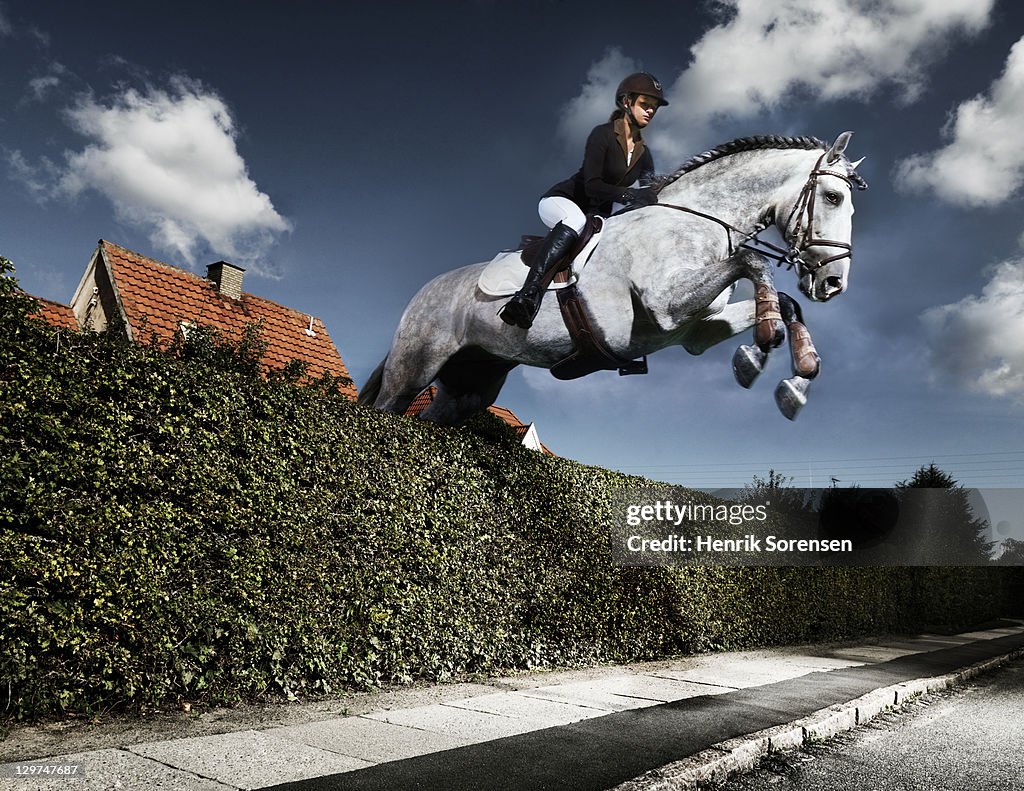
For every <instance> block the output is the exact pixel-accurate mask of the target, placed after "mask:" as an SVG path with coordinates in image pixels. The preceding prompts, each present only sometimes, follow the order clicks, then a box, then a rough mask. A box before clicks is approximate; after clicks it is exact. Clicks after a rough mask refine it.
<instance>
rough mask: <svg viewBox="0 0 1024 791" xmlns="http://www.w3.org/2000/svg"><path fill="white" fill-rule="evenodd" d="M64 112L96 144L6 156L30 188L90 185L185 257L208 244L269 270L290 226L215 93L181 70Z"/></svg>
mask: <svg viewBox="0 0 1024 791" xmlns="http://www.w3.org/2000/svg"><path fill="white" fill-rule="evenodd" d="M66 115H67V118H68V120H69V122H70V124H71V126H72V127H73V128H74V129H75V130H76V131H77V132H79V133H81V134H82V135H84V136H85V137H86V138H87V139H88V140H89V141H90V142H89V144H88V145H86V146H85V148H83V149H82V150H80V151H74V152H71V151H69V152H65V163H64V164H63V165H62V166H60V167H56V166H54V165H53V164H52V163H49V162H46V161H43V162H42V164H40V165H38V166H33V165H30V164H29V163H27V162H26V161H25V159H24V157H23V156H22V155H21V154H20V152H17V151H15V152H13V153H9V154H8V157H7V158H8V163H9V165H10V166H11V168H12V172H13V174H14V175H15V176H16V177H19V178H20V179H21V180H22V181H23V182H24V183H26V185H27V186H28V187H29V189H30V191H33V192H34V193H35V194H36V195H38V196H45V197H50V198H52V197H74V196H77V195H79V194H81V193H83V192H86V191H88V190H94V191H96V192H98V193H100V194H101V195H103V196H104V197H106V198H107V199H108V200H110V202H111V203H112V204H113V206H114V209H115V211H116V213H117V216H118V218H119V219H120V220H122V221H124V222H128V223H130V224H134V225H137V226H139V227H142V228H144V229H146V230H147V231H148V232H149V234H150V238H151V239H152V241H153V243H154V244H155V245H158V246H159V247H161V248H163V249H165V250H168V251H170V252H173V253H174V254H176V255H178V256H180V257H182V258H184V259H186V260H187V261H189V262H193V261H194V257H195V255H196V254H197V253H198V252H199V250H200V248H202V247H203V246H204V245H206V246H208V247H209V248H211V252H212V253H214V254H216V255H220V256H223V257H225V258H227V259H228V260H233V261H236V262H239V263H244V264H246V265H247V266H248V267H250V268H252V269H254V270H255V271H263V272H264V273H266V270H265V269H263V270H261V261H260V259H261V257H262V256H264V255H265V254H266V252H267V250H268V249H269V247H270V246H271V245H272V244H273V243H274V242H275V240H276V239H277V237H278V236H279V235H280V234H281V233H284V232H286V231H288V230H290V228H291V224H290V223H289V222H288V220H287V219H285V218H284V217H282V216H281V215H280V214H278V212H277V211H276V210H275V209H274V206H273V204H272V203H271V200H270V198H269V197H268V196H267V195H266V194H265V193H263V192H261V191H260V190H259V189H258V188H257V186H256V184H255V183H254V182H253V181H252V179H251V178H250V177H249V174H248V170H247V167H246V164H245V161H244V160H243V159H242V157H241V155H240V154H239V153H238V149H237V147H236V144H235V138H236V135H237V132H236V129H235V124H234V120H233V119H232V117H231V113H230V111H229V110H228V107H227V105H226V104H225V103H224V101H223V100H222V99H221V98H220V97H219V96H217V95H216V94H215V93H213V92H211V91H209V90H208V89H205V88H204V87H203V86H202V85H200V84H199V83H196V82H194V81H191V80H188V79H185V78H182V77H178V78H175V79H173V80H172V81H171V84H170V86H169V88H168V89H167V90H163V89H158V88H153V87H150V88H148V89H146V90H144V91H139V90H136V89H127V90H125V91H124V92H123V93H121V94H120V95H118V96H116V97H114V98H113V99H111V100H109V101H106V102H100V101H97V100H96V99H95V98H93V97H92V96H91V95H87V96H84V97H82V98H81V99H80V100H79V101H78V103H77V104H76V105H75V106H74V107H72V108H70V109H69V110H67V112H66Z"/></svg>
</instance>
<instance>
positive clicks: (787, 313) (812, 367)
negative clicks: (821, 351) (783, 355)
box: [775, 292, 821, 420]
mask: <svg viewBox="0 0 1024 791" xmlns="http://www.w3.org/2000/svg"><path fill="white" fill-rule="evenodd" d="M779 302H780V309H781V312H782V318H783V321H785V322H786V328H787V329H788V330H789V352H790V356H791V357H792V360H793V376H792V378H790V379H783V380H782V381H781V382H779V385H778V387H776V388H775V403H776V404H777V405H778V407H779V411H780V412H782V414H783V415H785V416H786V417H787V418H789V419H790V420H795V419H796V416H797V414H798V413H799V412H800V410H801V409H803V407H804V405H805V404H806V403H807V390H808V388H809V387H810V385H811V380H812V379H814V377H816V376H817V375H818V373H819V372H820V371H821V358H820V357H818V352H817V350H816V349H815V348H814V341H813V340H811V333H810V331H809V330H808V329H807V327H806V325H805V324H804V323H803V312H802V311H801V310H800V305H799V304H798V303H797V301H796V300H794V299H793V298H792V297H790V296H789V295H788V294H785V293H782V292H780V293H779Z"/></svg>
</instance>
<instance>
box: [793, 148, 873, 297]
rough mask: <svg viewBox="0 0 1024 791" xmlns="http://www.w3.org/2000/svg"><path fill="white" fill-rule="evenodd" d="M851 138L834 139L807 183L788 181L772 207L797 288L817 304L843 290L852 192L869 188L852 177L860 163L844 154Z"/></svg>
mask: <svg viewBox="0 0 1024 791" xmlns="http://www.w3.org/2000/svg"><path fill="white" fill-rule="evenodd" d="M852 135H853V133H852V132H843V133H842V134H841V135H839V137H838V138H837V139H836V141H835V143H833V144H832V147H831V148H830V149H828V151H826V152H824V153H823V154H821V155H820V156H819V157H818V158H817V161H816V162H815V163H814V167H813V168H812V169H811V172H810V174H809V175H808V176H807V177H806V180H803V179H801V178H795V179H793V180H792V181H791V182H790V188H789V189H787V190H785V194H784V195H783V196H782V198H781V200H780V201H779V205H778V206H777V207H776V209H775V211H776V214H775V216H776V218H777V220H779V221H780V222H779V223H778V227H779V230H780V231H781V232H782V235H783V237H784V238H785V239H786V241H787V242H788V243H789V245H790V247H791V258H790V260H791V263H793V264H795V265H796V267H797V272H798V276H799V278H800V290H801V291H802V292H803V293H804V295H805V296H807V297H809V298H810V299H812V300H814V301H816V302H826V301H827V300H830V299H832V297H834V296H837V295H839V294H841V293H843V292H844V291H845V290H846V285H847V276H848V275H849V271H850V261H851V255H852V252H853V247H852V242H851V237H852V234H853V188H854V187H856V188H857V189H862V190H863V189H867V186H868V185H867V183H866V182H865V181H864V179H862V178H861V177H860V175H859V174H858V173H857V165H859V164H860V163H861V162H862V161H863V159H860V160H857V161H856V162H850V160H849V159H847V158H846V154H845V153H844V152H845V150H846V145H847V143H849V142H850V137H851V136H852ZM801 182H802V183H801ZM797 185H800V186H799V188H798V187H797Z"/></svg>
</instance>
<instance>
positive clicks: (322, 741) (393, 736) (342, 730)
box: [263, 717, 471, 763]
mask: <svg viewBox="0 0 1024 791" xmlns="http://www.w3.org/2000/svg"><path fill="white" fill-rule="evenodd" d="M263 732H264V733H266V734H268V735H271V736H277V737H279V738H281V739H289V740H291V741H295V742H299V743H300V744H308V745H310V746H311V747H319V748H320V749H321V750H330V751H331V752H334V753H339V754H341V755H350V756H352V757H353V758H360V759H362V760H364V761H369V762H370V763H384V762H386V761H400V760H402V759H405V758H413V757H415V756H417V755H426V754H427V753H438V752H443V751H444V750H451V749H454V748H456V747H463V746H465V745H467V744H470V743H471V742H470V741H468V740H466V739H459V738H458V737H456V736H453V735H450V734H442V733H434V732H433V731H425V730H422V729H420V728H410V727H408V726H405V725H395V724H392V723H390V722H383V721H381V720H379V719H373V718H370V717H340V718H338V719H333V720H323V721H321V722H313V723H309V724H306V725H288V726H284V727H281V728H272V729H267V730H265V731H263Z"/></svg>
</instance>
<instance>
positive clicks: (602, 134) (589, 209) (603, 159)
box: [541, 118, 654, 217]
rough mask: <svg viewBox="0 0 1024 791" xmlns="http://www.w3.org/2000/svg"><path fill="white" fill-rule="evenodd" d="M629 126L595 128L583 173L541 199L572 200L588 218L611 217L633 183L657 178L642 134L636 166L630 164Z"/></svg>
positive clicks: (637, 141) (621, 123) (636, 138)
mask: <svg viewBox="0 0 1024 791" xmlns="http://www.w3.org/2000/svg"><path fill="white" fill-rule="evenodd" d="M626 123H627V122H626V120H625V119H624V118H618V119H616V120H614V121H609V122H608V123H606V124H601V125H600V126H595V127H594V130H593V131H592V132H591V133H590V137H588V138H587V146H586V148H585V149H584V151H583V165H582V166H581V167H580V169H579V170H578V171H577V172H576V173H575V175H573V176H571V177H570V178H568V179H566V180H565V181H560V182H559V183H558V184H556V185H555V186H553V187H552V188H551V189H549V190H548V191H547V192H545V193H544V195H542V196H541V197H544V198H550V197H556V196H557V197H562V198H568V199H569V200H571V201H573V202H574V203H576V205H577V206H579V207H580V208H581V209H583V211H584V212H585V213H587V214H600V215H601V216H602V217H607V216H608V215H609V214H611V212H612V203H613V202H615V201H616V199H618V198H619V196H621V195H622V193H623V192H624V191H625V190H626V189H627V188H628V187H629V186H630V185H631V184H632V183H633V182H635V181H636V180H637V179H646V178H650V177H651V176H653V175H654V159H653V158H652V157H651V152H650V150H648V148H647V147H646V146H645V145H644V141H643V138H641V137H640V134H639V130H634V132H633V139H634V147H633V160H632V164H630V165H627V164H626Z"/></svg>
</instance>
